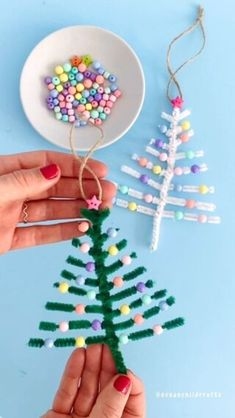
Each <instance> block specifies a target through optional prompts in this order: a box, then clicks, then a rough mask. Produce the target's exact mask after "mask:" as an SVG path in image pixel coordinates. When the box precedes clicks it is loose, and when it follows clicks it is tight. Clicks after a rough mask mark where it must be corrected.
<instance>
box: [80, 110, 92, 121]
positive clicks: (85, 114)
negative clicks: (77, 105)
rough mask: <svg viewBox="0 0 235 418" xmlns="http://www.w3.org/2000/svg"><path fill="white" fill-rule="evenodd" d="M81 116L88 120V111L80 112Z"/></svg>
mask: <svg viewBox="0 0 235 418" xmlns="http://www.w3.org/2000/svg"><path fill="white" fill-rule="evenodd" d="M82 116H84V118H85V119H89V117H90V112H89V110H84V112H82Z"/></svg>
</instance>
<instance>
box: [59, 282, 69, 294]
mask: <svg viewBox="0 0 235 418" xmlns="http://www.w3.org/2000/svg"><path fill="white" fill-rule="evenodd" d="M68 288H69V285H68V283H66V282H62V283H60V285H59V291H60V292H61V293H66V292H68Z"/></svg>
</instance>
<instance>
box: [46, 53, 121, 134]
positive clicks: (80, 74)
mask: <svg viewBox="0 0 235 418" xmlns="http://www.w3.org/2000/svg"><path fill="white" fill-rule="evenodd" d="M54 73H55V75H53V76H52V77H50V76H48V77H46V78H45V83H46V85H47V88H48V90H49V94H48V96H47V98H46V104H47V107H48V109H49V110H51V111H53V112H54V115H55V118H56V119H57V120H61V121H63V122H68V123H75V126H76V127H80V126H85V125H87V122H88V121H89V122H90V123H94V124H95V125H102V123H103V122H104V121H105V120H106V119H107V118H108V116H109V115H110V114H111V111H112V108H113V106H114V104H115V102H116V100H117V99H118V98H119V97H120V96H121V94H122V93H121V91H120V90H119V88H118V86H117V84H116V81H117V77H116V76H115V75H114V74H111V73H109V72H108V71H106V70H105V69H104V68H103V67H102V66H101V64H100V63H99V62H98V61H93V60H92V58H91V57H90V55H83V56H81V57H79V56H74V57H72V58H71V60H70V62H66V63H64V64H63V65H60V64H59V65H56V67H55V69H54Z"/></svg>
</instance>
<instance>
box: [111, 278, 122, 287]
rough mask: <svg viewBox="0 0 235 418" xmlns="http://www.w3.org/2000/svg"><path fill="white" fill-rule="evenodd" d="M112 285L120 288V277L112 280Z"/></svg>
mask: <svg viewBox="0 0 235 418" xmlns="http://www.w3.org/2000/svg"><path fill="white" fill-rule="evenodd" d="M113 284H114V286H116V287H122V286H123V279H122V277H121V276H116V277H114V279H113Z"/></svg>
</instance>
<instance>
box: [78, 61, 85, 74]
mask: <svg viewBox="0 0 235 418" xmlns="http://www.w3.org/2000/svg"><path fill="white" fill-rule="evenodd" d="M86 69H87V66H86V65H85V64H84V63H83V62H81V64H79V66H78V71H80V73H84V72H85V71H86Z"/></svg>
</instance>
